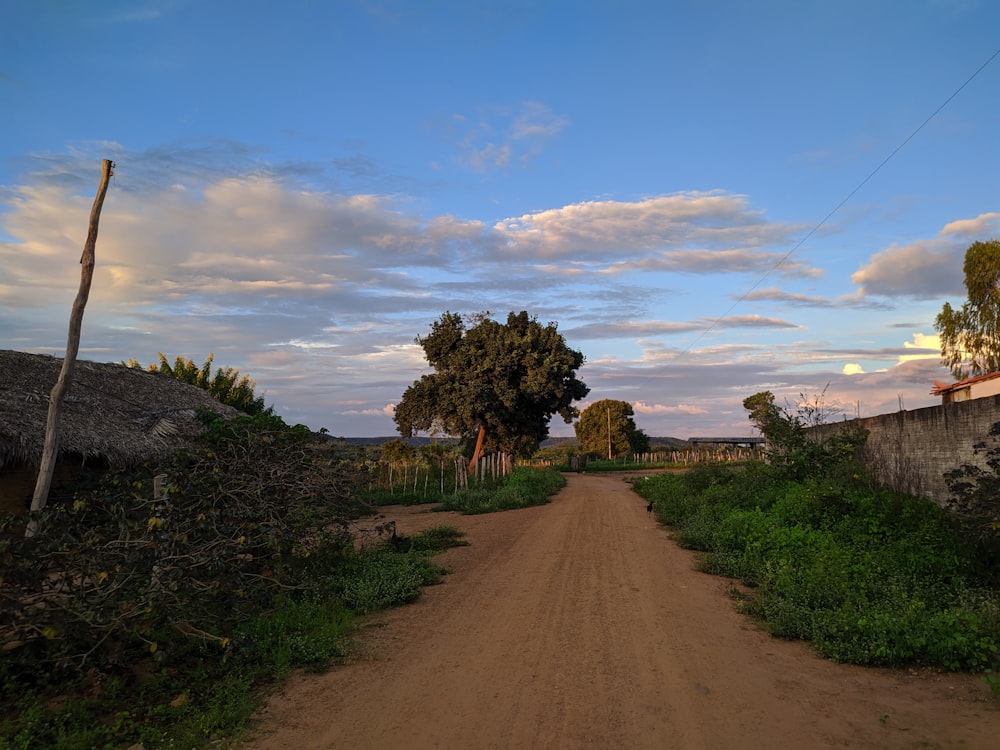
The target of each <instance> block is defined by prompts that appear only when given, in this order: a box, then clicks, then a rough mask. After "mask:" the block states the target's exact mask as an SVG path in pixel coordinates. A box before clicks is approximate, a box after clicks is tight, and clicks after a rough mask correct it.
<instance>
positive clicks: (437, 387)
mask: <svg viewBox="0 0 1000 750" xmlns="http://www.w3.org/2000/svg"><path fill="white" fill-rule="evenodd" d="M467 324H468V325H467ZM417 343H418V344H420V346H421V347H422V348H423V350H424V356H425V357H426V359H427V362H428V363H429V364H430V365H431V367H433V368H434V372H432V373H430V374H427V375H424V376H423V377H421V378H420V380H417V381H414V383H413V385H411V386H410V387H409V388H407V389H406V392H405V393H403V397H402V399H401V400H400V402H399V404H397V405H396V412H395V414H394V416H393V419H395V421H396V425H397V427H398V429H399V434H400V435H402V436H403V437H412V436H413V435H414V434H416V433H417V432H421V431H423V432H431V433H434V432H437V433H442V434H446V435H453V436H456V437H461V438H464V439H467V440H470V441H471V439H472V438H474V437H476V438H478V439H477V450H476V453H477V454H478V453H480V452H481V451H482V450H496V451H504V452H507V453H512V454H514V455H519V456H530V455H531V454H532V453H534V451H535V450H537V449H538V445H539V443H540V442H541V441H542V440H544V439H545V438H546V437H547V436H548V433H549V420H550V419H551V418H552V416H553V415H554V414H559V415H560V416H561V417H562V418H563V419H564V420H565V421H566V422H567V423H569V422H572V420H573V418H574V417H576V416H577V415H578V414H579V411H578V410H577V409H576V408H575V407H574V406H573V402H574V401H577V400H578V399H581V398H583V397H584V396H586V395H587V393H589V392H590V389H589V388H587V386H586V385H585V384H584V383H583V382H582V381H580V380H578V379H577V377H576V371H577V370H578V369H579V368H580V366H581V365H582V364H583V361H584V357H583V354H581V353H580V352H578V351H576V350H574V349H570V348H569V346H567V344H566V341H565V339H564V338H563V336H562V335H561V334H560V333H559V331H558V330H557V326H556V324H555V323H549V324H548V325H545V326H543V325H541V324H540V323H539V322H538V321H537V320H536V319H535V318H534V317H530V316H529V315H528V313H527V312H524V311H523V310H522V311H521V312H519V313H514V312H512V313H510V314H509V315H508V316H507V322H506V323H505V324H504V323H499V322H497V321H495V320H493V319H491V318H490V315H489V313H480V314H478V315H475V316H472V317H471V318H469V319H468V320H467V321H466V320H465V319H463V318H462V316H461V315H458V314H456V313H452V312H446V313H444V314H443V315H442V316H441V317H440V318H439V319H438V320H436V321H435V322H434V323H432V324H431V332H430V333H429V334H428V335H427V336H424V337H420V336H418V337H417Z"/></svg>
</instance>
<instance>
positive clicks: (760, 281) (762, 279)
mask: <svg viewBox="0 0 1000 750" xmlns="http://www.w3.org/2000/svg"><path fill="white" fill-rule="evenodd" d="M998 56H1000V48H998V49H997V51H996V52H994V53H993V54H992V55H990V56H989V58H988V59H987V60H986V62H984V63H983V64H982V65H980V66H979V67H978V68H977V69H976V71H975V72H974V73H973V74H972V75H971V76H969V77H968V78H967V79H966V80H965V82H964V83H963V84H962V85H961V86H959V87H958V88H957V89H955V91H954V92H953V93H952V94H951V96H949V97H948V98H947V99H945V100H944V102H942V103H941V105H940V106H939V107H938V108H937V109H935V110H934V111H933V112H931V114H930V115H928V116H927V118H926V119H925V120H924V121H923V122H922V123H920V125H918V126H917V128H916V130H914V131H913V132H912V133H910V134H909V135H908V136H907V137H906V138H905V139H904V140H903V141H902V143H900V144H899V145H898V146H896V148H894V149H893V150H892V152H891V153H890V154H889V155H888V156H887V157H885V158H884V159H883V160H882V162H881V163H880V164H879V165H878V166H877V167H875V169H873V170H872V171H871V172H870V173H869V174H868V176H867V177H865V178H864V179H863V180H862V181H861V182H859V183H858V185H857V187H855V188H854V189H853V190H852V191H851V192H849V193H848V194H847V195H846V196H845V197H844V198H843V200H841V201H840V203H838V204H837V205H836V206H834V207H833V209H831V210H830V212H829V213H828V214H827V215H826V216H824V217H823V218H822V220H821V221H820V222H819V223H818V224H816V225H815V226H814V227H813V228H812V229H810V230H809V231H808V232H806V234H805V236H804V237H802V239H800V240H799V241H798V242H796V243H795V245H793V246H792V248H791V249H790V250H789V251H788V252H787V253H785V254H784V255H783V256H781V258H779V259H778V261H777V262H776V263H775V264H774V265H773V266H772V267H771V268H769V269H768V270H767V272H766V273H765V274H764V275H763V276H761V277H760V278H759V279H758V280H757V281H756V282H755V283H754V284H753V286H751V287H750V288H749V289H747V290H746V291H745V292H744V293H743V294H742V295H741V296H740V297H739V299H737V300H736V301H735V302H733V304H732V305H730V306H729V309H728V310H726V311H725V312H724V313H723V314H722V315H720V316H719V317H718V318H715V319H714V320H713V321H712V324H711V325H710V326H708V328H706V329H704V330H703V331H702V332H701V333H699V334H698V335H697V336H696V337H695V339H694V341H692V342H691V343H690V344H689V345H688V346H687V348H686V349H684V350H683V351H682V352H681V354H687V353H688V352H689V351H691V349H692V348H693V347H694V345H695V344H697V343H698V342H699V341H701V340H702V338H704V337H705V336H706V335H707V334H709V333H711V332H712V331H713V330H714V329H715V328H717V327H718V325H719V323H721V322H722V321H723V320H724V319H725V318H726V317H727V316H728V315H729V313H731V312H732V311H733V310H735V309H736V307H737V306H738V305H739V304H740V303H741V302H743V301H744V300H745V299H746V298H747V297H749V296H750V293H751V292H753V291H754V290H755V289H756V288H757V287H759V286H760V285H761V284H763V283H764V282H765V281H766V280H767V278H768V277H769V276H770V275H771V274H772V273H774V272H775V271H777V270H778V269H779V268H780V267H781V264H782V263H784V262H785V261H786V260H788V258H789V257H791V255H792V253H794V252H795V251H796V250H798V249H799V248H800V247H802V245H804V244H805V243H806V241H807V240H808V239H809V238H810V237H812V236H813V235H814V234H816V232H818V231H819V230H820V229H821V228H822V227H823V226H824V225H825V224H826V223H827V222H828V221H829V220H830V219H831V217H833V215H834V214H835V213H837V211H839V210H840V209H841V208H843V207H844V204H845V203H847V202H848V201H849V200H850V199H851V198H853V197H854V195H855V194H856V193H857V192H858V191H859V190H861V188H863V187H864V186H865V185H867V184H868V182H869V181H870V180H871V179H872V178H873V177H874V176H875V175H877V174H878V173H879V172H880V171H881V170H882V167H884V166H885V165H886V164H888V163H889V161H890V160H891V159H892V158H893V157H894V156H895V155H896V154H898V153H899V152H900V151H901V150H902V149H903V147H904V146H906V144H907V143H909V142H910V141H911V140H913V138H914V137H915V136H916V135H917V133H919V132H920V131H921V130H923V129H924V127H925V126H926V125H927V123H929V122H930V121H931V120H933V119H934V118H935V117H937V115H938V114H939V113H940V112H941V110H943V109H944V108H945V107H947V106H948V104H950V103H951V100H952V99H954V98H955V97H956V96H958V95H959V94H960V93H962V90H963V89H964V88H965V87H966V86H968V85H969V84H970V83H972V81H973V80H974V79H975V78H976V76H978V75H979V74H980V73H982V72H983V70H985V69H986V67H987V66H988V65H989V64H990V63H991V62H993V61H994V60H995V59H996V58H997V57H998Z"/></svg>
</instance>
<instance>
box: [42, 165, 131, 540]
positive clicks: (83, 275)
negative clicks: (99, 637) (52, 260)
mask: <svg viewBox="0 0 1000 750" xmlns="http://www.w3.org/2000/svg"><path fill="white" fill-rule="evenodd" d="M114 168H115V164H114V162H112V161H111V160H110V159H105V160H104V165H103V170H102V173H101V184H100V185H99V186H98V188H97V196H96V197H95V198H94V206H93V208H92V209H91V210H90V228H89V230H88V232H87V242H86V244H84V246H83V255H81V256H80V265H81V266H83V268H82V269H81V271H80V290H79V291H78V292H77V294H76V300H75V301H74V302H73V309H72V311H71V312H70V316H69V336H68V338H67V341H66V356H65V357H64V358H63V363H62V370H60V372H59V379H58V380H57V381H56V384H55V386H54V387H53V388H52V393H51V394H50V395H49V414H48V418H47V419H46V422H45V448H44V449H43V450H42V462H41V465H40V466H39V469H38V481H37V482H36V483H35V494H34V495H33V496H32V498H31V511H32V512H33V513H34V512H35V511H39V510H41V509H42V508H44V507H45V503H46V502H47V501H48V498H49V489H50V488H51V486H52V473H53V471H54V470H55V465H56V456H57V455H58V453H59V417H60V415H61V410H62V400H63V397H64V396H65V395H66V392H67V391H68V390H69V387H70V384H71V383H72V382H73V370H74V368H75V367H76V355H77V353H78V352H79V351H80V329H81V328H82V326H83V310H84V308H85V307H86V306H87V299H88V298H89V297H90V283H91V281H92V280H93V278H94V264H95V256H96V248H97V227H98V224H99V223H100V220H101V208H102V207H103V206H104V196H105V194H107V192H108V181H109V180H110V178H111V175H113V174H114ZM36 529H37V526H36V521H35V520H32V521H31V522H30V523H29V524H28V529H27V531H26V532H25V535H26V536H34V533H35V531H36Z"/></svg>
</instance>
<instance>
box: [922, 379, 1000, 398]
mask: <svg viewBox="0 0 1000 750" xmlns="http://www.w3.org/2000/svg"><path fill="white" fill-rule="evenodd" d="M998 394H1000V372H989V373H986V374H985V375H977V376H976V377H974V378H966V379H965V380H959V381H958V382H957V383H952V384H951V385H944V384H943V383H938V382H935V383H934V390H933V391H931V395H932V396H940V397H941V403H942V404H951V403H954V402H956V401H970V400H971V399H974V398H982V397H983V396H996V395H998Z"/></svg>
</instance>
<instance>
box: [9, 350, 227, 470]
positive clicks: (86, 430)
mask: <svg viewBox="0 0 1000 750" xmlns="http://www.w3.org/2000/svg"><path fill="white" fill-rule="evenodd" d="M61 368H62V359H59V358H56V357H49V356H46V355H42V354H26V353H24V352H16V351H10V350H6V349H0V469H2V468H6V467H9V466H12V465H16V464H29V465H34V466H37V465H38V464H39V462H40V461H41V455H42V449H43V447H44V444H45V422H46V419H47V416H48V409H49V394H50V393H51V391H52V387H53V386H54V385H55V383H56V381H57V380H58V378H59V371H60V369H61ZM199 406H202V407H207V408H209V409H211V410H212V411H214V412H215V413H217V414H219V415H220V416H224V417H232V416H235V415H236V414H239V412H238V411H237V410H236V409H233V408H232V407H230V406H226V405H225V404H222V403H220V402H219V401H216V400H215V399H214V398H212V397H211V396H210V395H209V394H208V393H207V392H206V391H204V390H202V389H201V388H197V387H196V386H193V385H189V384H187V383H184V382H181V381H180V380H177V379H175V378H172V377H169V376H166V375H160V374H157V373H152V372H145V371H143V370H136V369H132V368H130V367H126V366H125V365H121V364H111V363H99V362H87V361H83V360H77V362H76V367H75V369H74V371H73V381H72V383H71V385H70V387H69V390H68V391H67V393H66V395H65V397H64V398H63V408H62V416H61V418H60V423H59V427H60V430H59V457H60V458H64V457H66V456H68V455H74V456H77V457H80V458H82V459H83V460H87V459H102V460H104V461H107V463H108V464H109V465H110V466H112V467H115V468H119V467H125V466H132V465H135V464H138V463H141V462H143V461H147V460H151V459H155V458H161V457H163V456H166V455H167V454H169V453H170V452H172V451H173V450H175V449H176V448H179V447H181V446H182V445H184V444H186V443H188V442H189V441H190V440H191V438H192V437H193V436H195V435H197V434H199V433H200V432H201V431H202V430H203V426H202V425H201V424H200V423H199V422H198V421H197V420H196V419H195V418H194V416H195V412H196V410H197V408H198V407H199Z"/></svg>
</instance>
